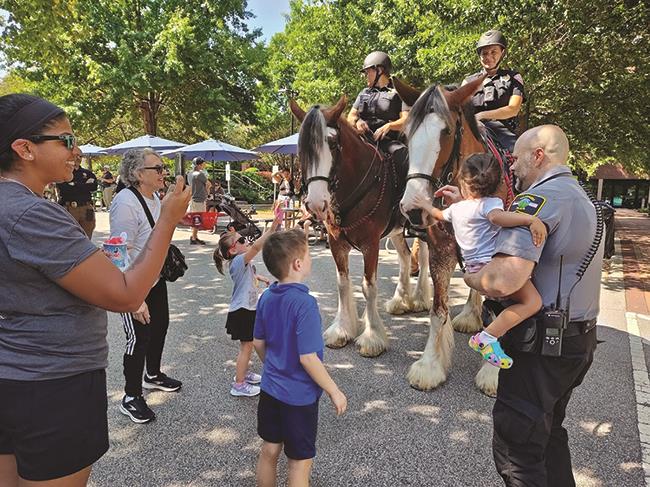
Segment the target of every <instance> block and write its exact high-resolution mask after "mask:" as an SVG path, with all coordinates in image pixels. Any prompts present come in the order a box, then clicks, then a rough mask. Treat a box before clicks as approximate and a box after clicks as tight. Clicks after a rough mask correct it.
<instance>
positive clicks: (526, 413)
mask: <svg viewBox="0 0 650 487" xmlns="http://www.w3.org/2000/svg"><path fill="white" fill-rule="evenodd" d="M568 153H569V143H568V141H567V138H566V135H565V134H564V132H562V130H561V129H560V128H559V127H557V126H554V125H544V126H541V127H536V128H533V129H531V130H528V131H526V132H524V134H522V136H521V137H520V138H519V139H518V140H517V142H516V144H515V150H514V157H515V162H514V165H513V170H514V172H515V175H516V176H517V178H518V183H517V184H518V185H519V188H518V189H519V190H521V191H524V192H523V193H521V194H520V195H519V196H518V197H517V198H516V199H515V201H514V203H513V204H512V206H511V207H510V211H519V212H524V213H527V214H530V215H535V216H537V217H539V218H540V219H541V220H542V221H543V222H544V223H545V224H546V226H547V227H548V239H547V240H546V242H545V243H544V244H543V245H542V246H541V247H535V246H534V245H532V243H531V241H530V235H529V233H528V230H527V229H526V228H523V227H516V228H502V229H501V230H500V232H499V235H498V237H497V245H496V252H497V254H496V255H495V256H494V258H493V259H492V261H491V262H490V263H489V264H487V265H486V266H485V267H484V268H483V269H482V270H481V271H479V272H478V273H475V274H469V275H467V276H466V278H465V280H466V282H467V284H469V285H470V286H471V287H472V288H474V289H477V290H479V291H480V292H481V293H483V294H485V295H487V296H495V297H505V296H508V295H510V294H512V293H513V292H514V291H516V290H518V289H519V288H521V287H522V285H523V284H524V282H525V281H526V280H527V279H529V278H530V276H531V275H532V280H533V283H534V284H535V287H536V288H537V290H538V291H539V293H540V294H541V296H542V301H543V304H544V308H543V309H542V311H541V312H540V313H538V314H537V315H536V317H535V318H536V319H535V320H527V321H525V322H523V323H521V324H520V325H518V326H516V327H515V328H513V329H512V330H511V331H509V332H508V333H507V334H506V335H505V336H504V338H503V342H502V343H503V345H504V348H505V349H506V351H507V353H508V354H509V355H510V356H511V357H512V358H513V360H514V364H513V366H512V368H511V369H503V370H501V371H500V372H499V386H498V390H497V400H496V403H495V405H494V410H493V420H494V436H493V452H494V459H495V463H496V467H497V470H498V472H499V474H500V475H501V477H502V478H503V479H504V481H505V483H506V485H507V486H517V487H519V486H527V487H535V486H538V487H547V486H553V487H566V486H575V481H574V478H573V473H572V470H571V456H570V453H569V445H568V436H567V431H566V429H564V427H563V426H562V422H563V421H564V417H565V414H566V407H567V404H568V402H569V399H570V398H571V393H572V391H573V389H574V388H575V387H577V386H578V385H580V383H581V382H582V380H583V378H584V377H585V374H586V373H587V371H588V369H589V367H590V365H591V363H592V360H593V355H594V351H595V349H596V329H595V324H596V318H597V316H598V310H599V298H600V278H601V267H602V257H603V245H599V244H600V239H599V238H598V237H597V235H598V233H599V231H602V218H601V217H599V216H598V215H599V214H600V213H599V212H598V211H597V210H596V209H595V207H594V205H593V204H592V202H591V201H590V199H589V197H588V196H587V195H586V194H585V192H584V191H583V190H582V188H581V187H580V186H579V184H578V182H577V181H576V180H575V179H574V177H573V175H572V173H571V170H570V169H569V168H568V167H567V166H566V165H565V164H566V161H567V157H568ZM443 192H444V194H445V196H447V198H448V199H449V200H451V201H454V200H455V199H456V198H457V197H458V196H459V194H458V193H457V188H453V187H449V186H447V187H445V188H443ZM591 237H593V238H594V240H592V238H591ZM585 265H586V270H585ZM560 269H561V270H562V274H561V285H560ZM577 274H578V275H581V276H582V279H579V278H578V277H577ZM569 295H570V296H571V299H570V301H569V300H568V299H567V298H568V297H569Z"/></svg>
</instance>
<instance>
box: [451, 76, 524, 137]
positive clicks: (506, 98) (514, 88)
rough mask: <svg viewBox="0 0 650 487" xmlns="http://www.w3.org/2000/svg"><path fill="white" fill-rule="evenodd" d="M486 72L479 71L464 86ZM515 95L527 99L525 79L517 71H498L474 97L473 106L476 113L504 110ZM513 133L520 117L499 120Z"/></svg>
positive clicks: (484, 83)
mask: <svg viewBox="0 0 650 487" xmlns="http://www.w3.org/2000/svg"><path fill="white" fill-rule="evenodd" d="M484 74H485V71H479V72H478V73H474V74H473V75H471V76H469V77H467V78H465V81H464V82H463V84H467V83H469V82H471V81H474V80H475V79H476V78H478V77H480V76H483V75H484ZM513 95H518V96H521V97H522V98H525V94H524V79H523V78H522V77H521V74H519V73H518V72H517V71H513V70H511V69H497V72H496V73H495V74H494V76H488V77H486V78H485V80H484V81H483V85H482V86H481V87H480V88H479V89H478V91H476V93H474V96H472V105H474V109H475V110H476V113H479V112H485V111H488V110H496V109H497V108H503V107H505V106H508V104H509V103H510V97H511V96H513ZM499 122H501V123H502V124H503V125H505V126H506V128H507V129H508V130H510V131H511V132H513V133H514V132H515V131H516V130H517V126H518V125H519V119H518V117H516V116H515V117H512V118H507V119H505V120H499Z"/></svg>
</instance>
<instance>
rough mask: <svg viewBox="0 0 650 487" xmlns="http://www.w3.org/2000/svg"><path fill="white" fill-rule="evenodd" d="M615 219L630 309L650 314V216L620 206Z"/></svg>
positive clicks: (626, 295)
mask: <svg viewBox="0 0 650 487" xmlns="http://www.w3.org/2000/svg"><path fill="white" fill-rule="evenodd" d="M615 222H616V223H615V225H616V236H617V237H618V239H619V240H620V242H621V250H622V252H623V273H624V275H625V302H626V307H627V310H628V311H631V312H633V313H642V314H645V315H650V217H649V216H647V215H644V214H642V213H639V212H637V211H634V210H626V209H619V210H616V219H615Z"/></svg>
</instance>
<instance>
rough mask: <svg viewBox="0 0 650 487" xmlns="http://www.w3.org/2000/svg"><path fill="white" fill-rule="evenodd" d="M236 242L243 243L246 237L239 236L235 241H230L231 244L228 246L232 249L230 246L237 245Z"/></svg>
mask: <svg viewBox="0 0 650 487" xmlns="http://www.w3.org/2000/svg"><path fill="white" fill-rule="evenodd" d="M238 243H240V244H245V243H246V237H239V238H238V239H237V240H235V241H234V242H233V243H232V245H231V246H230V248H231V249H232V248H233V247H234V246H235V245H237V244H238Z"/></svg>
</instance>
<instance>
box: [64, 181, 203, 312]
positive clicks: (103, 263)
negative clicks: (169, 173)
mask: <svg viewBox="0 0 650 487" xmlns="http://www.w3.org/2000/svg"><path fill="white" fill-rule="evenodd" d="M190 197H191V192H190V190H189V189H188V188H184V184H183V178H182V177H181V176H179V177H177V178H176V188H175V189H174V191H173V192H171V191H170V192H168V194H167V196H165V198H164V199H163V204H162V209H161V212H160V218H159V220H158V222H157V223H156V226H155V227H154V228H153V230H152V231H151V235H150V236H149V239H148V240H147V243H146V245H145V247H144V248H143V249H142V252H140V254H139V255H138V257H137V259H136V260H135V262H134V263H133V265H132V266H131V267H129V269H128V270H127V271H126V272H124V273H122V272H121V271H120V270H119V269H118V268H117V267H115V265H113V263H111V261H110V260H109V259H108V258H107V257H106V256H105V255H104V254H103V253H102V252H95V253H94V254H93V255H91V256H90V257H88V258H87V259H85V260H84V261H82V262H81V263H80V264H79V265H77V266H75V267H74V268H73V269H72V270H71V271H70V272H68V273H67V274H66V275H65V276H63V277H61V278H60V279H57V281H56V282H57V284H58V285H60V286H61V287H63V288H64V289H66V290H67V291H69V292H70V293H72V294H74V295H75V296H77V297H79V298H81V299H83V300H84V301H86V302H87V303H90V304H93V305H95V306H98V307H100V308H104V309H106V310H109V311H115V312H128V311H136V310H137V309H138V307H139V306H140V305H141V304H142V302H143V301H144V299H145V297H146V296H147V294H148V293H149V291H150V290H151V286H152V285H153V283H154V282H155V281H156V279H157V278H158V276H159V275H160V270H161V269H162V266H163V262H164V261H165V258H166V257H167V249H168V248H169V242H170V241H171V238H172V235H173V233H174V229H175V228H176V224H177V223H178V222H179V221H180V219H181V218H182V216H183V214H184V213H185V209H186V208H187V204H188V202H189V200H190Z"/></svg>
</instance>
